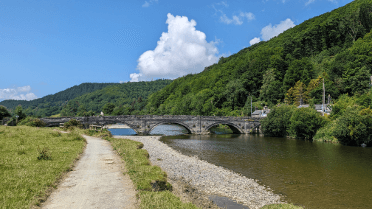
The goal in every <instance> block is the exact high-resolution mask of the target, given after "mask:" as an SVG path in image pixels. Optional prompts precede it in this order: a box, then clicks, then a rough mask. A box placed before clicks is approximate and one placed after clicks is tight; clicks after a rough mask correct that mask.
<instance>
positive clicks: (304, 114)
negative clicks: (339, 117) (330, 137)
mask: <svg viewBox="0 0 372 209" xmlns="http://www.w3.org/2000/svg"><path fill="white" fill-rule="evenodd" d="M325 123H326V121H325V119H324V118H322V116H320V114H319V113H318V112H317V111H316V110H315V109H313V108H296V109H295V110H294V111H293V113H292V116H291V119H290V125H289V131H288V132H289V134H290V135H291V136H293V137H295V138H300V139H307V140H310V141H312V140H313V137H314V136H315V134H316V132H317V130H318V129H319V128H321V127H323V126H324V125H325Z"/></svg>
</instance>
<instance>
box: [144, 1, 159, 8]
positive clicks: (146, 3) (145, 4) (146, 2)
mask: <svg viewBox="0 0 372 209" xmlns="http://www.w3.org/2000/svg"><path fill="white" fill-rule="evenodd" d="M154 2H155V3H158V0H149V1H145V3H143V4H142V7H149V6H150V5H151V4H153V3H154Z"/></svg>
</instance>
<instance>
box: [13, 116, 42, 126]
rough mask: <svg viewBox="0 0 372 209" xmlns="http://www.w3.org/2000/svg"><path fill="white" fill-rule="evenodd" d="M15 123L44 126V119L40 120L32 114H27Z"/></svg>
mask: <svg viewBox="0 0 372 209" xmlns="http://www.w3.org/2000/svg"><path fill="white" fill-rule="evenodd" d="M17 125H25V126H31V127H45V123H44V121H42V120H40V119H39V118H35V117H32V116H27V117H26V118H24V119H23V120H22V121H20V122H19V123H18V124H17Z"/></svg>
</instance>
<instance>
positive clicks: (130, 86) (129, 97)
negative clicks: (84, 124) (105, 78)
mask: <svg viewBox="0 0 372 209" xmlns="http://www.w3.org/2000/svg"><path fill="white" fill-rule="evenodd" d="M171 82H172V81H171V80H156V81H147V82H145V81H142V82H133V83H123V84H118V85H111V86H107V87H105V88H103V89H100V90H97V91H94V92H91V93H87V94H84V95H81V96H79V97H76V98H74V99H72V100H70V101H69V102H68V103H67V104H66V105H64V106H63V108H62V111H61V114H62V116H75V115H77V116H84V115H87V114H88V115H91V114H96V113H100V112H101V111H102V110H103V109H104V106H105V105H106V106H107V108H106V109H107V111H108V112H106V111H105V110H104V112H105V113H106V114H115V115H130V114H141V113H140V111H142V109H143V107H144V106H145V105H146V100H147V98H148V96H149V95H150V94H152V93H154V92H157V91H159V90H161V89H162V88H164V87H165V86H167V85H169V84H170V83H171ZM89 111H90V113H88V112H89Z"/></svg>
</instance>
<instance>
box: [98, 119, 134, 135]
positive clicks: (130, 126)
mask: <svg viewBox="0 0 372 209" xmlns="http://www.w3.org/2000/svg"><path fill="white" fill-rule="evenodd" d="M118 123H120V124H123V125H126V126H128V127H129V128H130V129H132V130H133V131H135V132H136V134H139V133H138V128H137V127H136V126H135V125H133V124H130V123H126V122H125V121H119V120H118V121H116V120H115V121H111V122H110V123H107V124H105V126H108V125H114V124H118Z"/></svg>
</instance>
